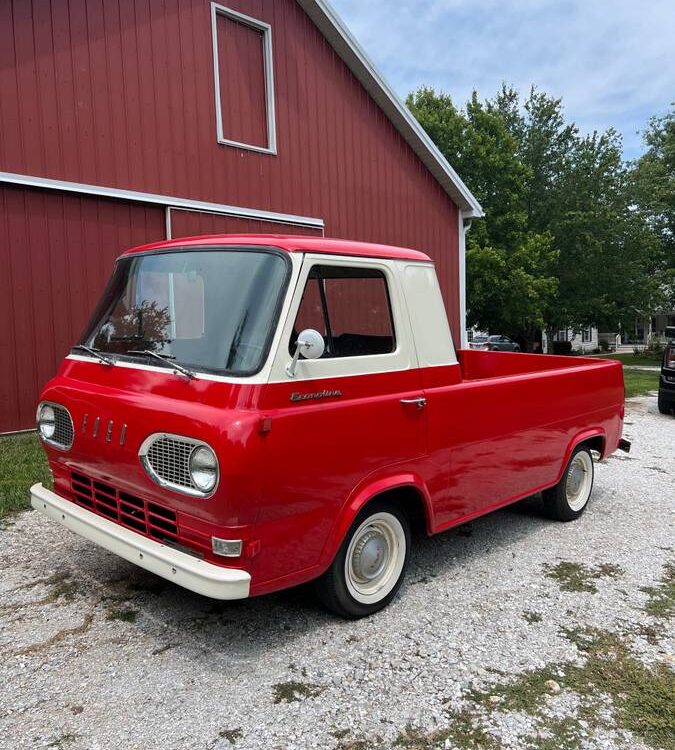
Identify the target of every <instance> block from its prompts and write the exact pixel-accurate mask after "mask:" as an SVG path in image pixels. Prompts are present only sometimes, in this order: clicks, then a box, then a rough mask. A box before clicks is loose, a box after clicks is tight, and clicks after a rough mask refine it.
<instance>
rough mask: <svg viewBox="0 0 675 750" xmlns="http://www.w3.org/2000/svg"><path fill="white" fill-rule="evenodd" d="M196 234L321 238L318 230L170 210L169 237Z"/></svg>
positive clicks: (197, 212)
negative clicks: (292, 235)
mask: <svg viewBox="0 0 675 750" xmlns="http://www.w3.org/2000/svg"><path fill="white" fill-rule="evenodd" d="M196 234H303V235H309V236H316V237H321V236H322V233H321V230H320V229H311V228H309V227H296V226H289V225H288V224H276V223H274V222H271V221H259V220H257V219H240V218H238V217H235V216H220V215H219V214H210V213H204V212H201V211H184V210H182V209H172V210H171V236H172V237H191V236H194V235H196Z"/></svg>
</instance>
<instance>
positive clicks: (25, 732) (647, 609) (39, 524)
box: [0, 398, 675, 750]
mask: <svg viewBox="0 0 675 750" xmlns="http://www.w3.org/2000/svg"><path fill="white" fill-rule="evenodd" d="M625 433H626V436H627V437H628V438H629V439H630V440H632V441H633V451H632V453H631V454H630V456H626V455H625V454H621V453H618V454H615V456H613V457H611V458H610V459H609V460H608V461H606V462H604V463H603V464H600V465H598V466H597V473H596V486H595V491H594V496H593V501H592V504H591V506H590V507H589V510H588V512H587V513H586V514H585V515H584V516H583V517H582V518H581V519H580V520H579V521H577V522H575V523H571V524H560V523H554V522H550V521H548V520H546V519H544V518H543V517H542V515H541V511H540V506H539V502H538V501H537V500H535V499H533V500H527V501H525V502H524V503H521V504H519V505H518V506H515V507H513V508H510V509H507V510H504V511H501V512H498V513H496V514H493V515H491V516H488V517H485V518H483V519H480V520H478V521H475V522H473V523H471V524H469V525H467V526H464V527H461V528H459V529H456V530H454V531H451V532H449V533H446V534H444V535H441V536H439V537H435V538H433V539H419V540H417V543H416V546H415V548H414V550H413V555H412V561H411V563H412V564H411V568H410V570H409V574H408V577H407V582H406V584H404V587H403V589H402V591H401V594H400V595H399V597H398V598H397V599H396V600H395V601H394V602H393V603H392V605H391V606H390V607H389V608H388V609H386V610H385V611H384V612H382V613H380V614H378V615H376V616H374V617H372V618H370V619H366V620H361V621H358V622H346V621H342V620H338V619H335V618H334V617H332V616H331V615H329V614H327V613H326V612H324V611H323V610H322V609H321V608H320V606H319V605H318V604H317V603H316V602H315V600H314V598H313V595H312V593H311V590H310V589H309V588H307V587H306V588H300V589H296V590H291V591H286V592H282V593H280V594H276V595H271V596H266V597H262V598H258V599H254V600H249V601H243V602H235V603H218V602H214V601H211V600H209V599H205V598H201V597H199V596H197V595H193V594H190V593H188V592H185V591H183V590H181V589H178V588H176V587H175V586H173V585H172V584H170V583H167V582H164V581H163V580H161V579H159V578H156V577H154V576H153V575H151V574H150V573H146V572H144V571H142V570H139V569H137V568H135V567H134V566H132V565H131V564H128V563H126V562H124V561H122V560H119V559H117V558H115V557H113V556H112V555H110V554H108V553H107V552H105V551H103V550H101V549H98V548H97V547H95V546H94V545H93V544H91V543H89V542H86V541H84V540H82V539H79V538H78V537H76V536H75V535H73V534H71V533H70V532H68V531H66V530H64V529H61V528H60V527H58V526H56V525H55V524H53V523H51V522H49V521H48V520H47V519H45V518H43V517H42V516H38V515H37V514H34V513H25V514H23V515H22V516H20V517H19V518H17V519H16V520H15V522H14V523H11V524H9V525H7V526H6V528H4V529H3V530H0V569H1V570H2V576H1V578H0V592H1V598H0V691H1V692H0V747H2V748H12V750H15V749H16V748H22V747H58V748H67V749H68V750H71V749H72V750H77V749H79V748H87V749H93V748H102V749H103V748H105V749H107V748H125V749H126V748H143V750H150V749H153V748H162V749H163V750H171V749H173V748H176V749H179V748H180V749H181V750H183V749H188V748H201V749H203V750H206V749H213V748H217V749H218V750H222V749H223V748H230V747H233V746H234V747H236V748H276V747H279V748H293V747H295V748H311V747H320V748H341V749H342V750H366V749H370V748H380V747H382V748H388V747H393V746H397V747H403V748H431V747H440V748H476V749H481V748H482V749H483V750H493V749H495V748H507V747H511V748H521V747H522V748H525V747H532V748H542V749H543V748H568V749H569V750H574V749H576V748H589V747H592V748H642V747H648V746H650V744H651V746H654V747H662V748H673V747H675V734H674V731H675V730H674V728H673V716H672V710H673V704H672V703H671V702H669V701H670V700H672V696H673V695H674V694H675V693H671V692H670V691H671V690H673V689H674V688H673V685H674V683H673V670H674V669H675V659H674V656H673V651H674V650H675V644H674V640H673V634H674V632H673V622H674V621H673V619H672V617H673V586H674V585H675V583H674V582H673V576H674V573H675V531H674V527H675V419H674V418H672V417H663V416H660V415H658V414H657V413H656V400H655V399H654V398H643V399H634V400H633V401H632V402H631V403H630V405H629V409H628V412H627V417H626V430H625ZM645 696H649V700H645V699H644V697H645ZM664 696H665V700H666V702H665V704H664ZM664 706H665V708H664ZM655 707H656V708H655ZM669 711H670V712H671V713H670V716H669V715H668V712H669ZM659 717H661V718H659Z"/></svg>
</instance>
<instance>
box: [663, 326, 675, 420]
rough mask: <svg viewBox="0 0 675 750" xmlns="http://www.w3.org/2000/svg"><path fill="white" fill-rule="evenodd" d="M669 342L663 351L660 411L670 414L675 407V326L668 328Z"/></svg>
mask: <svg viewBox="0 0 675 750" xmlns="http://www.w3.org/2000/svg"><path fill="white" fill-rule="evenodd" d="M666 336H667V338H668V343H667V344H666V350H665V352H663V363H662V364H661V377H660V378H659V411H660V412H661V414H670V413H671V412H672V411H673V409H675V326H668V327H667V328H666Z"/></svg>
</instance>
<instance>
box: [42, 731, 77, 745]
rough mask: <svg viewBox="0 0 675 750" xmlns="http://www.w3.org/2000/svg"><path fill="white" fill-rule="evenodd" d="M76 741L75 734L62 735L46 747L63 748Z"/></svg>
mask: <svg viewBox="0 0 675 750" xmlns="http://www.w3.org/2000/svg"><path fill="white" fill-rule="evenodd" d="M76 739H77V735H76V734H70V733H69V734H62V735H61V736H60V737H57V738H56V739H55V740H54V741H53V742H50V743H49V744H48V745H47V747H58V748H61V747H65V746H66V745H70V744H71V742H75V740H76Z"/></svg>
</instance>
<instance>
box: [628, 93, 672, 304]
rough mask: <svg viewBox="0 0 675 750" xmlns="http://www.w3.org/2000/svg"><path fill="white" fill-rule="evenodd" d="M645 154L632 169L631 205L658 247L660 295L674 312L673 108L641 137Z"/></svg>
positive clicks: (652, 124)
mask: <svg viewBox="0 0 675 750" xmlns="http://www.w3.org/2000/svg"><path fill="white" fill-rule="evenodd" d="M644 141H645V145H646V146H647V151H646V153H645V154H644V155H643V156H642V157H641V158H640V159H638V160H637V161H636V162H635V164H634V165H633V169H632V175H631V177H632V189H633V197H634V200H635V205H636V206H637V209H638V210H639V212H640V213H641V216H642V218H643V219H644V221H646V222H647V223H648V224H649V226H650V227H651V228H652V230H653V233H654V235H655V238H656V240H657V242H658V243H659V245H660V248H661V252H662V257H663V265H664V270H663V273H662V282H663V283H662V289H661V291H662V293H663V294H664V295H665V296H666V298H667V304H668V306H669V307H670V309H673V308H675V105H673V106H672V107H671V111H670V112H669V113H668V114H667V115H665V116H664V117H654V118H652V119H651V121H650V123H649V127H648V128H647V130H646V131H645V133H644Z"/></svg>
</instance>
